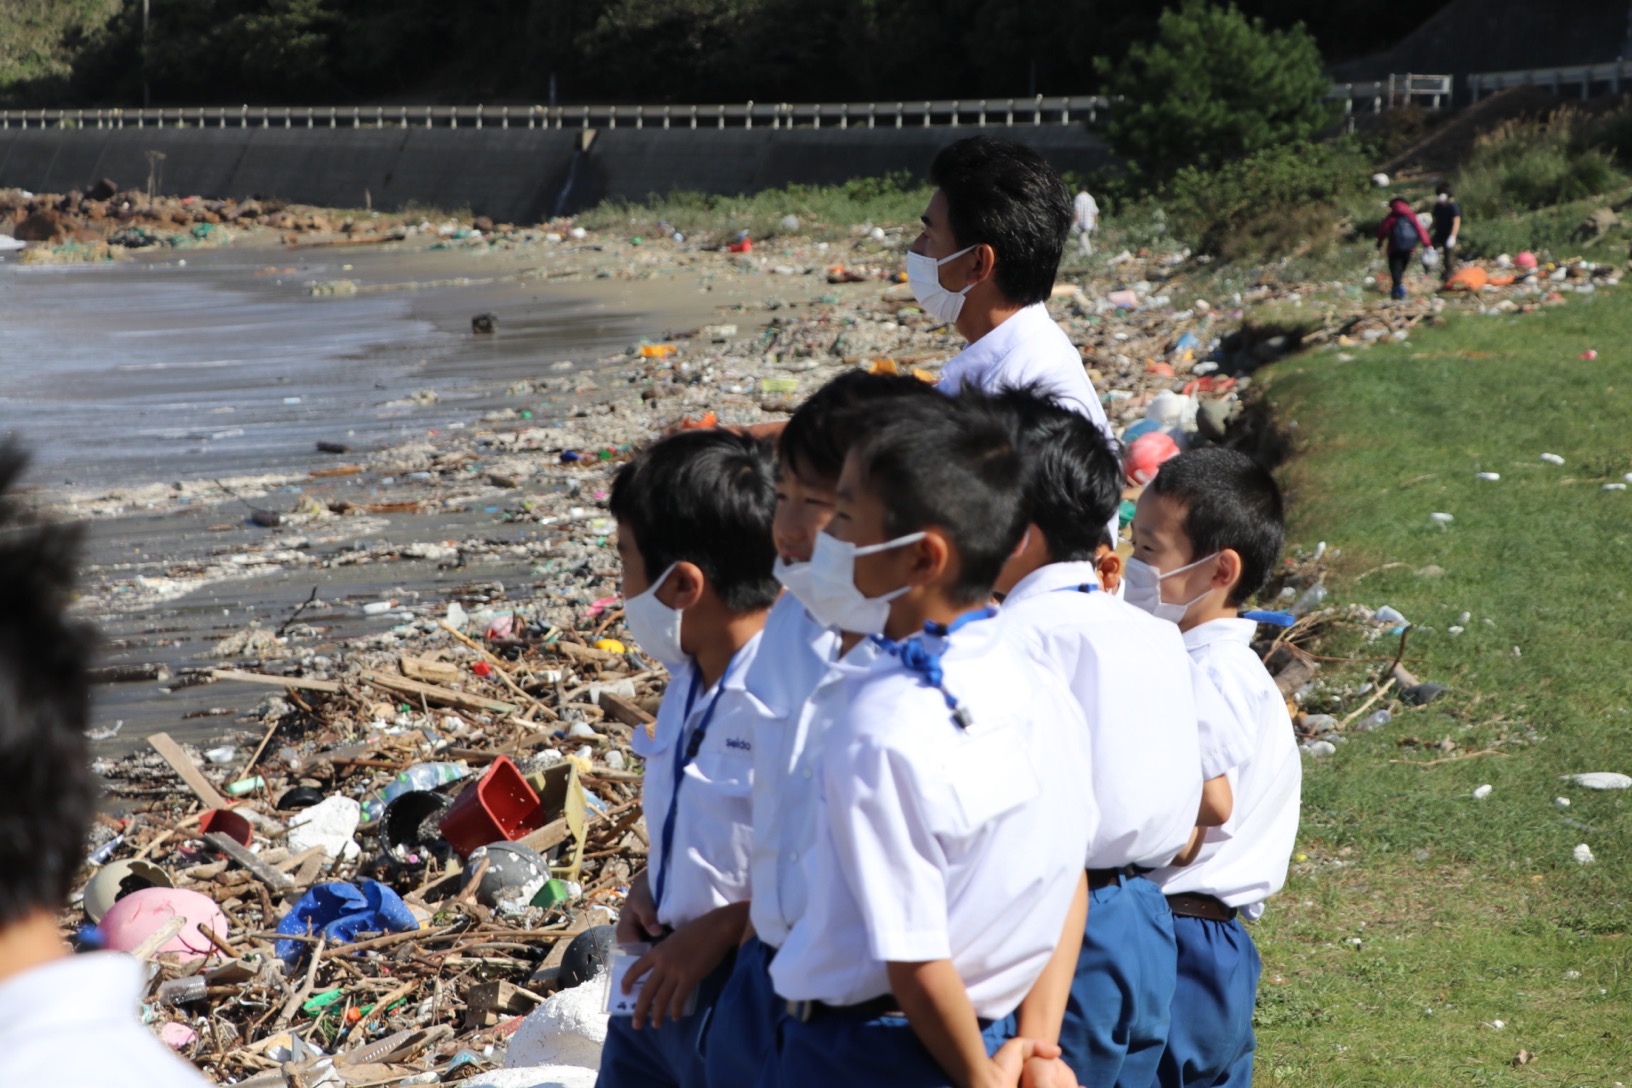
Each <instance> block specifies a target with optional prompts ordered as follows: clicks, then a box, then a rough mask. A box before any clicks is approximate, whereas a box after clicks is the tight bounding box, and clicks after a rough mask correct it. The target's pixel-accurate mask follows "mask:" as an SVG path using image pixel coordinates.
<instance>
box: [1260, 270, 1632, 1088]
mask: <svg viewBox="0 0 1632 1088" xmlns="http://www.w3.org/2000/svg"><path fill="white" fill-rule="evenodd" d="M1628 344H1632V292H1628V293H1621V292H1617V291H1608V292H1601V293H1600V294H1598V295H1595V296H1592V297H1590V298H1581V299H1579V300H1572V301H1571V302H1570V303H1569V304H1568V305H1566V306H1562V307H1558V308H1554V309H1550V310H1548V311H1546V312H1543V313H1540V314H1533V315H1511V316H1500V317H1483V316H1479V315H1477V314H1459V315H1453V316H1451V317H1450V318H1449V320H1448V321H1447V323H1446V324H1445V325H1444V326H1443V327H1440V328H1435V329H1426V330H1422V331H1420V332H1418V333H1415V334H1414V335H1413V336H1412V338H1411V340H1409V341H1408V342H1405V343H1399V344H1387V345H1384V346H1379V347H1376V348H1372V349H1369V350H1365V351H1359V352H1356V353H1355V354H1354V358H1353V359H1352V360H1351V361H1343V360H1340V359H1339V357H1338V353H1337V352H1336V351H1322V352H1320V353H1316V354H1314V355H1310V356H1306V357H1303V358H1301V359H1298V360H1294V361H1290V362H1288V363H1285V364H1282V365H1280V366H1278V367H1276V368H1274V369H1273V371H1272V372H1265V374H1264V385H1265V387H1266V389H1267V394H1268V396H1269V397H1270V399H1271V401H1272V403H1273V404H1274V406H1275V408H1276V414H1277V416H1278V417H1279V418H1280V419H1281V420H1282V421H1283V422H1284V423H1288V424H1295V429H1294V434H1295V435H1296V443H1297V445H1296V449H1297V453H1296V454H1295V456H1294V458H1293V460H1292V461H1291V462H1290V463H1289V464H1288V466H1287V467H1286V469H1285V470H1284V473H1283V479H1284V482H1285V483H1286V486H1287V488H1288V494H1289V500H1290V510H1291V512H1292V524H1291V526H1290V534H1289V540H1290V542H1291V547H1292V548H1293V549H1294V550H1307V549H1309V548H1312V547H1313V546H1314V545H1315V543H1316V542H1317V541H1320V540H1325V541H1327V542H1328V544H1329V546H1330V547H1332V548H1335V549H1341V553H1342V554H1341V556H1340V557H1339V558H1338V559H1336V560H1335V561H1332V562H1331V563H1330V569H1329V571H1328V574H1327V582H1328V585H1329V586H1330V587H1331V588H1332V598H1331V600H1332V602H1333V603H1337V602H1342V603H1345V604H1347V603H1359V604H1364V605H1365V606H1367V607H1368V608H1375V607H1377V606H1380V605H1383V604H1390V605H1393V606H1394V607H1395V608H1397V609H1399V610H1400V611H1401V612H1403V613H1404V614H1405V615H1406V617H1408V618H1409V619H1410V620H1411V621H1412V622H1413V623H1414V624H1416V625H1418V626H1417V629H1416V630H1415V631H1413V633H1412V635H1411V637H1410V641H1409V643H1408V654H1407V658H1406V665H1407V667H1408V668H1410V669H1411V670H1412V671H1413V672H1414V673H1416V674H1417V675H1418V676H1419V677H1421V678H1423V679H1428V680H1434V681H1438V682H1440V683H1444V684H1448V685H1450V687H1451V688H1452V693H1451V694H1449V695H1447V696H1445V697H1444V698H1442V699H1440V700H1438V701H1437V702H1435V703H1433V704H1431V705H1430V706H1428V707H1424V708H1419V709H1407V708H1403V707H1401V706H1400V705H1398V704H1397V703H1396V704H1393V705H1392V709H1393V711H1394V715H1395V717H1394V721H1393V722H1392V723H1391V724H1390V725H1389V726H1387V727H1386V728H1385V729H1383V730H1381V731H1379V732H1376V733H1369V734H1355V735H1353V736H1351V737H1350V738H1349V739H1348V740H1347V742H1346V743H1345V744H1343V745H1341V746H1339V748H1338V751H1337V754H1336V755H1334V756H1332V757H1329V758H1327V759H1322V760H1313V759H1306V761H1305V765H1304V766H1305V773H1306V778H1305V785H1304V809H1303V825H1302V830H1301V832H1300V836H1299V843H1298V850H1299V851H1300V852H1301V853H1303V854H1305V855H1307V860H1306V861H1303V862H1300V863H1297V864H1295V865H1294V866H1293V874H1292V876H1291V878H1290V880H1289V882H1288V885H1287V888H1286V890H1285V891H1283V892H1282V893H1281V894H1280V895H1279V896H1278V897H1277V898H1276V899H1275V900H1273V901H1272V903H1271V909H1270V910H1269V912H1268V914H1267V915H1266V917H1265V919H1264V920H1263V922H1262V923H1261V924H1260V926H1259V927H1258V930H1257V937H1258V941H1259V946H1260V948H1261V950H1262V953H1263V957H1264V982H1263V985H1262V988H1261V990H1260V1007H1259V1013H1258V1020H1259V1029H1260V1030H1259V1043H1260V1051H1259V1062H1258V1082H1259V1083H1260V1084H1263V1085H1270V1086H1279V1085H1321V1086H1325V1085H1357V1086H1358V1085H1366V1086H1372V1085H1401V1086H1405V1085H1410V1086H1413V1088H1415V1086H1424V1085H1446V1084H1458V1085H1463V1084H1466V1085H1572V1086H1573V1085H1594V1086H1600V1085H1601V1086H1604V1088H1608V1086H1609V1085H1612V1084H1614V1083H1616V1082H1617V1081H1621V1082H1632V1012H1629V1011H1628V1010H1629V1009H1632V797H1629V796H1628V794H1627V793H1626V792H1602V793H1600V792H1594V791H1590V790H1586V789H1582V788H1579V787H1576V786H1573V785H1566V784H1565V783H1562V782H1560V781H1559V776H1560V775H1563V774H1568V773H1572V772H1577V771H1591V770H1619V771H1623V772H1628V773H1632V743H1629V741H1632V592H1629V591H1632V492H1605V491H1602V490H1601V489H1600V485H1601V484H1602V483H1603V482H1606V481H1620V480H1621V477H1622V474H1623V473H1626V472H1628V471H1632V440H1629V439H1628V436H1627V426H1626V421H1627V419H1628V418H1629V417H1632V349H1628V348H1627V346H1626V345H1628ZM1588 348H1595V349H1597V350H1598V352H1599V354H1600V357H1599V358H1598V359H1597V360H1596V361H1593V362H1587V361H1582V360H1581V359H1579V358H1578V356H1579V355H1580V353H1581V352H1582V351H1583V350H1585V349H1588ZM1544 451H1545V452H1551V453H1557V454H1560V455H1562V456H1563V457H1564V458H1565V459H1566V462H1565V464H1564V465H1563V466H1562V467H1559V466H1553V465H1549V464H1546V463H1544V462H1543V461H1541V460H1540V458H1539V455H1540V454H1541V453H1542V452H1544ZM1478 472H1499V473H1500V474H1501V480H1500V481H1499V482H1495V483H1491V482H1486V481H1481V480H1479V479H1477V478H1476V477H1475V473H1478ZM1435 511H1441V512H1446V513H1450V514H1453V515H1454V516H1455V521H1454V522H1452V523H1451V524H1450V525H1449V526H1447V527H1444V528H1442V527H1440V526H1438V525H1436V524H1435V523H1434V522H1432V521H1431V520H1430V519H1429V514H1430V513H1431V512H1435ZM1434 568H1437V569H1438V571H1440V572H1442V573H1436V571H1435V569H1434ZM1464 611H1466V612H1470V613H1472V619H1471V621H1469V622H1468V623H1466V624H1465V625H1464V626H1465V628H1466V630H1465V633H1463V634H1461V635H1460V636H1455V635H1452V634H1451V633H1450V632H1449V630H1448V629H1449V628H1450V627H1451V626H1452V625H1455V624H1457V623H1458V619H1459V615H1460V613H1462V612H1464ZM1487 621H1488V622H1487ZM1363 626H1364V625H1361V624H1352V625H1349V626H1347V627H1346V628H1345V629H1344V630H1342V631H1341V632H1340V633H1338V634H1337V635H1335V636H1333V637H1332V638H1331V639H1330V640H1328V643H1327V645H1326V646H1325V647H1324V648H1323V649H1322V651H1321V652H1323V653H1326V654H1329V655H1332V656H1339V657H1356V658H1358V657H1372V658H1375V657H1383V658H1384V659H1385V660H1386V659H1388V658H1389V657H1391V656H1392V652H1393V649H1394V647H1395V645H1396V641H1397V640H1395V639H1392V638H1389V637H1387V636H1384V637H1383V638H1381V639H1379V640H1376V641H1368V640H1367V639H1366V638H1365V637H1364V635H1363ZM1515 647H1517V648H1518V650H1519V654H1518V656H1515V654H1514V648H1515ZM1325 668H1326V673H1327V676H1326V678H1325V684H1326V688H1327V689H1328V691H1329V692H1332V693H1338V692H1341V690H1342V689H1343V688H1344V686H1345V685H1348V686H1351V687H1352V684H1353V683H1354V682H1356V681H1358V680H1360V679H1362V678H1363V677H1364V675H1365V667H1364V666H1361V665H1353V664H1351V665H1344V664H1328V665H1327V666H1326V667H1325ZM1317 698H1319V696H1317ZM1327 698H1329V699H1330V700H1331V701H1332V703H1333V704H1334V711H1335V712H1337V713H1339V714H1341V713H1342V712H1343V711H1344V710H1346V709H1349V708H1352V707H1355V706H1357V705H1358V702H1359V700H1358V699H1357V698H1355V697H1354V696H1347V697H1341V696H1339V695H1336V694H1333V695H1329V696H1327ZM1407 737H1415V738H1421V739H1422V740H1424V741H1427V742H1430V743H1434V742H1438V741H1440V740H1441V739H1442V738H1447V737H1448V738H1450V739H1451V740H1452V741H1454V742H1455V743H1456V744H1457V745H1458V751H1459V752H1461V753H1470V752H1477V751H1482V750H1491V749H1494V750H1495V751H1498V752H1501V753H1503V754H1501V755H1484V756H1471V757H1467V758H1462V759H1458V760H1454V761H1449V762H1443V763H1439V764H1437V765H1434V766H1424V765H1413V764H1425V763H1426V762H1427V761H1428V760H1431V759H1437V758H1443V757H1444V756H1445V754H1446V753H1444V752H1443V751H1439V750H1426V749H1423V748H1420V747H1408V746H1402V745H1401V744H1400V742H1401V741H1402V740H1403V739H1404V738H1407ZM1483 783H1489V784H1491V785H1492V786H1493V787H1494V791H1493V792H1492V794H1491V795H1490V796H1489V797H1488V798H1487V799H1485V800H1483V801H1477V800H1474V799H1473V797H1472V793H1473V790H1474V789H1475V788H1476V787H1477V786H1479V785H1481V784H1483ZM1557 796H1565V797H1568V798H1570V799H1571V801H1572V802H1573V803H1572V804H1571V806H1570V807H1569V808H1558V807H1556V806H1555V805H1554V801H1553V799H1554V798H1555V797H1557ZM1582 842H1585V843H1587V844H1588V845H1590V847H1591V848H1592V850H1593V852H1594V853H1595V855H1596V856H1597V861H1596V863H1594V864H1592V865H1588V866H1581V865H1578V864H1576V863H1575V861H1574V860H1572V857H1571V851H1572V849H1573V848H1574V847H1575V845H1576V844H1577V843H1582ZM1354 939H1358V940H1359V941H1360V944H1359V945H1358V946H1357V945H1355V944H1353V943H1351V942H1352V941H1353V940H1354ZM1571 972H1578V975H1572V974H1570V973H1571ZM1430 1009H1431V1010H1432V1011H1431V1012H1429V1011H1428V1010H1430ZM1497 1020H1501V1021H1503V1022H1504V1023H1505V1026H1504V1027H1503V1028H1501V1029H1497V1028H1495V1027H1494V1026H1491V1025H1493V1024H1494V1023H1495V1021H1497ZM1521 1049H1522V1050H1525V1051H1529V1052H1531V1053H1533V1054H1535V1055H1536V1056H1537V1059H1536V1061H1534V1062H1532V1063H1528V1064H1524V1065H1521V1066H1515V1065H1512V1064H1511V1063H1512V1062H1513V1060H1514V1058H1515V1056H1516V1055H1517V1054H1518V1053H1519V1051H1520V1050H1521Z"/></svg>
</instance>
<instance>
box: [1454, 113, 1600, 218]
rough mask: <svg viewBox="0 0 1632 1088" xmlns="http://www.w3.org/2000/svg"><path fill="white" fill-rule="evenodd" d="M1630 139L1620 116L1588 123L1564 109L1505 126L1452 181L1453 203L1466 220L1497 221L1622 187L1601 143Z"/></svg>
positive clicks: (1479, 147) (1483, 143)
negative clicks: (1607, 139) (1465, 216)
mask: <svg viewBox="0 0 1632 1088" xmlns="http://www.w3.org/2000/svg"><path fill="white" fill-rule="evenodd" d="M1623 133H1624V134H1626V136H1627V137H1628V141H1627V150H1628V151H1632V123H1629V122H1628V121H1627V119H1626V118H1625V117H1624V116H1617V115H1611V117H1610V118H1609V119H1606V120H1605V121H1600V122H1591V121H1589V120H1588V119H1586V118H1583V117H1582V116H1581V115H1580V114H1579V113H1577V112H1575V111H1573V110H1570V109H1562V110H1559V111H1558V112H1556V113H1554V114H1553V115H1552V116H1551V117H1548V118H1544V119H1539V120H1538V119H1522V120H1513V121H1508V122H1506V123H1505V124H1503V125H1500V126H1498V127H1497V128H1496V129H1494V130H1493V131H1491V132H1489V133H1487V134H1486V135H1485V136H1482V137H1481V138H1480V139H1479V141H1478V143H1476V144H1475V145H1474V150H1473V154H1472V155H1471V156H1469V158H1468V160H1467V162H1465V163H1464V164H1463V166H1462V169H1461V170H1460V171H1459V172H1458V174H1457V176H1456V185H1455V191H1456V199H1457V200H1458V202H1460V203H1461V205H1462V209H1463V211H1464V212H1465V213H1466V214H1467V216H1468V218H1469V219H1470V220H1477V219H1495V218H1497V217H1499V216H1502V215H1507V214H1511V213H1514V212H1522V211H1530V210H1533V209H1536V208H1546V207H1551V206H1554V205H1558V204H1567V203H1569V202H1570V201H1573V200H1584V199H1586V198H1588V197H1592V196H1597V195H1598V194H1600V193H1606V192H1609V191H1610V190H1612V189H1618V188H1620V187H1621V186H1623V185H1625V184H1626V180H1627V179H1626V175H1625V174H1624V173H1623V172H1622V171H1621V169H1620V168H1619V167H1618V166H1617V165H1616V162H1615V156H1614V155H1613V154H1612V153H1611V152H1610V151H1608V150H1605V149H1604V148H1603V147H1602V146H1599V140H1600V138H1601V137H1612V138H1620V137H1621V135H1622V134H1623Z"/></svg>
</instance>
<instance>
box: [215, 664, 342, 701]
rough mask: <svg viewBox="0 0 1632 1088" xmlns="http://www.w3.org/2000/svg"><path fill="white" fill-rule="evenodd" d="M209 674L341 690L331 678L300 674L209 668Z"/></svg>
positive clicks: (271, 684)
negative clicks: (286, 674) (278, 674)
mask: <svg viewBox="0 0 1632 1088" xmlns="http://www.w3.org/2000/svg"><path fill="white" fill-rule="evenodd" d="M210 676H211V677H213V678H214V679H216V680H239V681H242V682H243V683H246V684H266V685H267V686H269V687H275V688H296V689H298V690H300V691H326V692H328V693H329V694H330V695H333V694H335V693H336V692H339V691H341V690H343V689H342V688H341V686H340V685H339V684H338V683H337V682H335V681H333V680H311V679H307V678H305V677H302V676H272V675H270V674H268V673H264V672H245V671H243V670H242V669H211V670H210Z"/></svg>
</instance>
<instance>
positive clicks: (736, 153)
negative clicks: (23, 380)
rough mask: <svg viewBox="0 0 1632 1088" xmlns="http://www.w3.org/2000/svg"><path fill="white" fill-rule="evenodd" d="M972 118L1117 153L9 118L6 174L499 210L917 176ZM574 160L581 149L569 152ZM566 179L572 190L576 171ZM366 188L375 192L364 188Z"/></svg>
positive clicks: (1061, 162) (647, 134) (888, 133)
mask: <svg viewBox="0 0 1632 1088" xmlns="http://www.w3.org/2000/svg"><path fill="white" fill-rule="evenodd" d="M976 131H986V132H990V133H993V134H994V135H1003V136H1007V137H1009V138H1012V139H1016V140H1019V141H1021V142H1023V143H1026V144H1029V145H1031V146H1033V147H1036V148H1037V149H1038V150H1040V151H1042V152H1043V153H1044V154H1045V155H1047V156H1048V157H1049V160H1050V161H1051V162H1053V163H1054V164H1055V166H1056V167H1058V168H1059V169H1061V170H1079V171H1086V170H1090V169H1092V168H1094V167H1096V166H1098V165H1100V164H1102V163H1104V162H1105V161H1107V159H1108V157H1109V152H1108V151H1107V149H1106V148H1105V146H1104V144H1103V143H1101V142H1100V140H1099V139H1097V138H1096V137H1095V136H1094V135H1092V134H1091V133H1089V132H1088V131H1087V130H1086V129H1085V128H1083V127H1080V126H1076V125H1041V126H1016V127H1014V128H987V129H975V128H971V127H967V126H966V127H960V128H947V127H934V128H921V127H920V128H902V129H895V128H888V129H882V128H881V129H865V128H850V129H835V128H824V129H809V128H797V129H764V128H754V129H741V128H737V129H696V130H692V129H668V130H664V129H651V128H647V129H632V128H617V129H602V130H600V131H598V132H597V133H596V138H595V141H594V143H593V146H592V147H591V149H590V150H589V151H588V152H587V153H584V154H583V155H581V156H578V153H577V144H578V137H579V133H578V131H577V130H573V129H559V130H556V129H517V128H510V129H502V128H485V129H468V128H467V129H450V128H407V129H403V128H383V129H344V128H342V129H327V128H313V129H306V128H287V129H284V128H164V129H159V128H141V129H137V128H122V129H15V128H14V129H0V188H8V187H16V188H23V189H29V190H33V191H35V192H64V191H66V190H68V189H75V188H83V187H85V186H87V185H89V184H91V183H92V182H94V181H96V180H97V179H99V178H102V177H108V178H112V179H113V180H114V181H115V182H116V183H117V184H118V185H119V186H120V187H121V188H137V189H140V188H145V187H146V185H147V179H148V170H149V160H148V152H150V151H158V152H162V153H163V154H164V156H165V158H164V161H163V162H162V163H161V164H159V166H158V170H159V171H160V173H159V178H158V184H157V188H158V190H159V191H161V192H165V193H171V194H189V195H190V194H197V195H199V196H205V197H229V196H230V197H236V198H239V199H242V198H245V197H250V196H256V197H263V198H265V197H274V198H280V199H283V200H288V201H294V202H298V203H303V204H319V205H325V206H332V207H361V206H363V204H364V202H365V200H372V201H373V205H374V207H376V208H380V209H382V210H395V209H398V208H401V207H403V206H404V205H408V204H423V205H429V206H433V207H442V208H460V207H468V208H470V209H471V210H472V211H473V212H474V213H475V214H478V215H487V216H490V217H492V218H493V219H495V220H499V221H502V222H515V223H531V222H537V221H539V220H541V219H544V218H547V217H549V216H550V215H552V214H556V213H561V214H570V213H573V212H577V211H581V210H583V209H584V208H587V207H590V206H592V205H594V204H596V203H598V202H599V201H601V200H604V199H606V198H608V197H621V198H625V199H629V200H641V199H644V198H645V197H646V196H647V195H648V194H651V193H665V192H670V191H673V190H680V189H686V190H697V191H701V192H707V193H720V194H735V193H751V192H756V191H758V190H761V189H767V188H773V187H776V186H779V185H786V184H789V183H793V182H799V183H806V184H823V183H833V182H841V181H845V180H848V179H850V178H858V177H877V176H881V175H883V174H886V173H890V172H892V171H901V170H905V171H909V172H911V173H913V174H916V175H920V176H922V175H923V174H924V173H925V171H926V170H927V169H928V166H929V162H930V160H931V159H932V158H933V157H934V155H935V152H936V151H938V150H939V149H940V148H942V147H944V146H945V145H946V144H948V143H951V142H952V141H953V140H955V139H958V138H960V137H962V136H965V135H969V134H971V133H973V132H976ZM575 160H576V161H575ZM569 177H571V181H572V184H571V186H570V189H568V185H567V183H568V179H569ZM365 194H366V196H365Z"/></svg>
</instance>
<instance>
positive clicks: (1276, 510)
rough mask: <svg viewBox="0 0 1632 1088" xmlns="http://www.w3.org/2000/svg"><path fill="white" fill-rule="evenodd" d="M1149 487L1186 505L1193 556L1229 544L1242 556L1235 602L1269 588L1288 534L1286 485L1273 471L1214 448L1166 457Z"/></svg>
mask: <svg viewBox="0 0 1632 1088" xmlns="http://www.w3.org/2000/svg"><path fill="white" fill-rule="evenodd" d="M1147 486H1148V487H1149V488H1150V490H1151V491H1153V492H1155V493H1156V494H1158V495H1160V496H1162V497H1163V498H1166V499H1171V500H1173V501H1174V502H1177V503H1180V504H1182V505H1183V506H1184V535H1185V536H1187V537H1189V538H1190V547H1191V554H1192V556H1193V557H1200V556H1204V555H1211V554H1212V553H1214V552H1217V551H1221V550H1223V549H1224V548H1233V549H1234V550H1235V552H1236V554H1238V555H1240V556H1241V577H1240V579H1239V580H1238V581H1237V582H1236V583H1235V588H1234V589H1232V590H1231V591H1230V597H1229V603H1230V604H1232V605H1238V604H1240V603H1241V602H1242V601H1245V600H1246V599H1247V598H1248V597H1251V596H1252V595H1253V594H1254V593H1257V592H1258V590H1260V589H1262V588H1263V585H1264V582H1266V581H1267V580H1268V579H1269V575H1270V571H1271V568H1273V567H1274V565H1275V561H1276V560H1277V559H1278V558H1280V554H1281V544H1282V543H1283V542H1284V540H1285V536H1286V525H1285V522H1284V520H1283V516H1282V512H1281V489H1280V488H1279V487H1277V486H1276V485H1275V478H1274V477H1273V476H1271V475H1270V474H1269V470H1268V469H1266V468H1264V467H1263V466H1262V465H1260V464H1258V462H1256V461H1254V460H1253V459H1252V458H1250V457H1248V456H1247V455H1246V454H1244V453H1241V452H1240V451H1238V450H1228V449H1224V448H1222V447H1208V448H1206V449H1199V450H1191V451H1190V452H1188V453H1181V454H1179V455H1178V456H1177V457H1173V458H1170V459H1169V460H1166V461H1163V462H1162V467H1161V471H1159V472H1157V473H1156V477H1155V479H1153V480H1151V481H1150V483H1149V485H1147Z"/></svg>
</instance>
